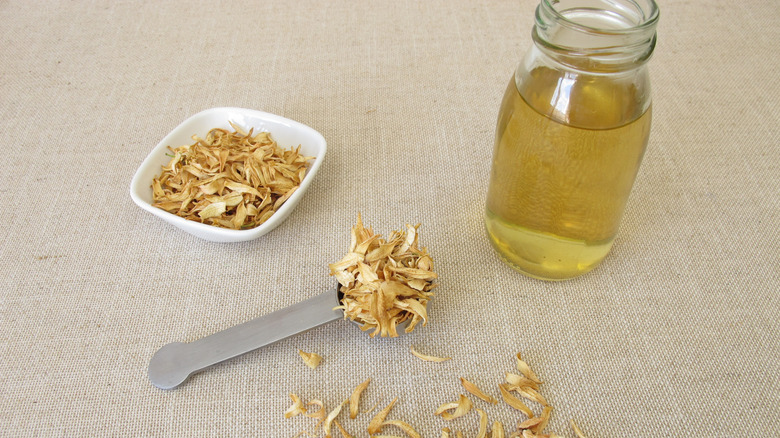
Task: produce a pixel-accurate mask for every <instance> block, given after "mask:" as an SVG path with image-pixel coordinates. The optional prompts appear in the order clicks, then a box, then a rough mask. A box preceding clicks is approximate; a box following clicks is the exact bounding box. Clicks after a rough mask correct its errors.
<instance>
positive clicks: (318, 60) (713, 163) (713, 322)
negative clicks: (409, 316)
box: [0, 0, 780, 437]
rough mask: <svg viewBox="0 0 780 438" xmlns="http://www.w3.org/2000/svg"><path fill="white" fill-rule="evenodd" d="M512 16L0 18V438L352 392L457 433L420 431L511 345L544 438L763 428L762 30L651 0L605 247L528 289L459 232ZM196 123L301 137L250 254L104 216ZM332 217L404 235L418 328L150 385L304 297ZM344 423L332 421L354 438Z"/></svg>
mask: <svg viewBox="0 0 780 438" xmlns="http://www.w3.org/2000/svg"><path fill="white" fill-rule="evenodd" d="M535 3H536V1H535V0H523V1H519V2H518V1H504V2H502V1H478V2H468V1H463V2H448V1H431V2H412V1H393V2H339V1H332V2H319V3H314V2H304V1H298V2H273V1H272V2H261V1H257V2H230V1H224V2H208V1H201V2H199V1H187V2H183V1H175V2H124V1H123V2H113V1H96V2H78V1H76V2H64V1H62V2H48V1H37V2H29V1H2V2H0V23H2V25H0V134H2V139H3V140H2V142H3V145H2V159H1V160H0V170H1V171H2V178H0V194H1V196H2V203H0V205H1V206H2V222H3V226H2V228H3V232H2V233H1V234H0V400H2V402H1V403H2V408H1V409H0V434H2V435H5V436H26V435H34V436H94V435H122V436H149V435H155V436H173V435H176V436H204V435H217V436H266V437H285V436H293V435H295V434H296V433H297V432H298V431H300V430H301V429H304V428H308V427H310V426H311V424H313V421H312V420H310V419H304V418H295V419H291V420H285V419H284V418H283V417H282V413H283V412H284V410H285V409H286V408H287V407H288V406H289V404H290V400H289V398H288V393H289V392H295V393H297V394H299V395H300V396H301V397H303V398H304V399H307V400H309V399H313V398H319V399H321V400H323V401H324V402H325V403H326V406H328V407H329V408H332V407H334V406H335V405H336V404H337V403H339V402H340V401H342V400H343V399H345V398H346V397H347V396H348V395H349V393H350V392H351V390H352V388H353V387H354V386H355V385H357V384H358V383H360V382H362V381H363V380H364V379H366V378H368V377H370V378H372V379H373V380H372V384H371V386H370V387H369V389H368V390H367V391H366V392H365V393H364V407H365V408H369V407H371V406H372V405H374V404H379V405H380V406H384V405H386V404H387V403H389V402H390V401H391V400H392V399H393V398H394V397H398V404H397V405H396V407H395V408H394V410H393V411H392V414H391V417H392V418H397V419H403V420H405V421H407V422H409V423H410V424H412V425H413V426H414V427H415V428H416V429H417V430H419V431H421V433H422V434H423V436H425V437H433V436H438V435H439V434H440V430H441V428H442V427H444V426H449V427H451V428H453V429H460V430H463V431H464V432H465V433H466V436H474V434H475V432H476V430H477V415H476V414H474V413H472V414H470V415H469V416H468V417H464V418H462V419H460V420H457V421H455V422H453V423H446V422H444V421H443V420H441V419H440V418H438V417H435V416H434V415H433V411H434V410H435V409H436V408H437V407H438V406H439V405H440V404H442V403H445V402H449V401H454V400H455V399H457V396H458V394H460V393H462V392H463V390H462V388H461V387H460V384H459V381H458V378H459V377H461V376H464V377H467V378H469V379H470V380H472V381H474V382H475V383H477V384H479V385H480V386H483V387H484V388H486V389H487V390H489V391H490V392H491V393H493V394H494V395H496V396H497V395H498V391H497V388H496V386H495V385H496V384H497V383H499V382H500V381H501V380H502V378H503V376H504V373H505V372H508V371H512V370H513V368H514V354H515V353H517V352H518V351H522V352H523V353H524V355H525V357H526V358H527V360H528V362H529V363H530V364H531V365H532V366H533V367H534V369H535V370H536V371H537V373H538V374H540V376H541V377H542V378H543V379H544V380H545V381H546V382H547V384H546V385H545V386H544V387H543V394H544V395H546V397H547V398H548V400H549V401H550V403H551V404H552V405H553V406H555V408H556V409H555V411H554V413H553V419H552V421H551V423H550V428H549V430H552V431H556V432H558V433H560V434H563V435H565V436H573V434H572V433H571V431H570V429H569V427H568V422H569V420H570V419H575V420H576V421H577V422H578V423H579V424H580V425H581V426H582V428H583V429H584V430H585V431H586V432H587V433H589V434H590V436H592V437H627V436H659V435H664V436H701V437H713V436H719V437H720V436H774V435H776V434H777V433H778V427H779V426H780V421H779V420H778V415H779V413H780V382H778V377H779V374H780V373H779V371H780V367H779V366H778V347H780V342H778V336H779V335H778V329H780V324H778V321H779V320H780V318H778V310H779V306H778V290H779V289H780V274H779V273H778V272H779V270H780V256H779V255H778V253H779V252H780V234H779V233H778V222H779V220H778V219H779V216H780V214H779V213H780V182H778V181H779V176H780V171H779V170H780V154H779V153H778V136H779V135H780V129H778V127H779V126H780V123H779V122H780V118H779V116H778V114H779V113H780V107H779V106H778V103H777V102H778V98H780V93H779V91H780V84H779V83H778V71H780V62H779V61H778V57H777V50H778V48H779V47H778V41H780V31H779V30H778V29H780V12H778V8H777V7H776V5H775V4H774V3H773V2H765V1H760V0H746V1H741V2H734V1H728V0H714V1H706V2H705V1H696V2H691V1H682V0H674V1H672V0H668V1H662V2H661V3H660V6H661V21H660V25H659V28H658V33H659V44H658V47H657V50H656V54H655V56H654V58H653V59H652V61H651V72H652V78H653V86H654V90H653V93H654V111H655V113H654V116H653V117H654V120H653V123H654V126H653V131H652V135H651V140H650V145H649V149H648V152H647V154H646V156H645V160H644V163H643V166H642V169H641V171H640V174H639V177H638V180H637V182H636V185H635V188H634V192H633V194H632V197H631V200H630V202H629V205H628V210H627V212H626V215H625V217H624V220H623V224H622V229H621V234H620V237H619V239H618V241H617V243H616V245H615V247H614V250H613V253H612V254H611V256H610V257H609V258H608V259H607V260H606V261H605V262H604V264H603V265H602V266H601V267H600V268H598V270H596V271H595V272H593V273H591V274H590V275H587V276H585V277H582V278H581V279H577V280H573V281H568V282H563V283H545V282H540V281H536V280H532V279H528V278H525V277H523V276H521V275H519V274H517V273H516V272H514V271H512V270H511V269H510V268H508V267H507V266H505V265H504V264H502V263H501V262H500V261H499V259H498V258H497V256H496V255H495V254H494V253H493V251H492V250H491V248H490V246H489V244H488V242H487V239H486V237H485V235H484V232H483V228H482V222H481V214H482V208H483V204H484V195H485V190H486V183H487V176H488V175H487V174H488V169H489V161H490V155H491V152H492V151H491V149H492V143H493V133H494V126H495V118H496V114H497V109H498V105H499V102H500V98H501V94H502V93H503V90H504V87H505V85H506V81H507V80H508V78H509V76H510V74H511V73H512V71H513V69H514V67H515V64H516V62H517V61H518V60H519V58H520V56H521V54H522V53H523V52H524V51H525V50H526V48H527V47H528V46H529V44H530V43H531V40H530V30H531V25H532V15H533V9H534V7H535ZM215 106H240V107H247V108H254V109H260V110H264V111H268V112H272V113H276V114H280V115H283V116H285V117H289V118H292V119H295V120H298V121H301V122H303V123H306V124H308V125H310V126H312V127H313V128H315V129H317V130H319V131H320V132H322V134H323V135H324V136H325V138H326V139H327V141H328V145H329V151H328V156H327V157H326V160H325V163H324V165H323V167H322V168H321V170H320V173H319V175H318V177H317V180H316V181H315V182H314V184H313V185H312V187H311V188H310V191H309V192H308V193H307V194H306V196H305V197H304V199H303V200H302V202H301V203H300V204H299V206H298V208H297V210H296V211H295V212H294V213H293V214H292V215H291V217H290V218H289V219H288V220H287V221H286V222H285V223H284V224H282V226H280V227H279V228H277V229H276V230H275V231H273V232H272V233H270V234H268V235H266V236H264V237H263V238H261V239H259V240H256V241H253V242H249V243H240V244H215V243H209V242H205V241H202V240H199V239H197V238H194V237H192V236H190V235H188V234H185V233H184V232H182V231H179V230H178V229H175V228H173V227H171V226H169V225H167V224H165V223H163V222H162V221H160V220H158V219H157V218H155V217H153V216H151V215H149V214H148V213H145V212H143V211H142V210H141V209H139V208H137V207H136V206H135V205H134V204H133V203H132V202H131V200H130V197H129V195H128V188H129V183H130V179H131V177H132V175H133V173H134V171H135V169H136V168H137V166H138V165H139V164H140V163H141V161H142V160H143V158H144V157H145V156H146V154H147V153H148V152H149V150H150V149H151V148H152V147H153V146H154V145H155V144H156V143H157V142H158V141H159V140H160V139H161V138H162V137H163V136H164V135H165V134H166V133H167V132H168V131H169V130H171V129H172V128H173V127H175V126H176V125H177V124H178V123H179V122H180V121H182V120H183V119H185V118H186V117H188V116H190V115H192V114H194V113H196V112H198V111H200V110H203V109H206V108H210V107H215ZM359 211H360V212H362V213H363V217H364V220H365V222H366V223H367V224H368V225H371V226H373V227H374V228H375V229H376V230H377V231H381V232H383V233H389V232H390V231H391V230H393V229H398V228H400V227H402V226H403V225H404V224H405V223H407V222H410V223H417V222H420V223H422V228H421V233H422V241H423V243H424V244H425V245H426V246H428V248H429V250H430V251H431V253H432V254H433V255H434V257H435V259H436V263H437V269H438V271H439V273H440V276H441V281H440V283H441V286H440V288H439V289H437V292H438V296H437V297H436V299H435V301H434V302H433V303H432V304H431V306H430V313H431V319H432V320H431V323H430V324H429V325H428V326H427V327H425V328H423V329H420V330H418V331H415V332H414V333H413V334H412V335H411V336H406V337H403V338H399V339H394V340H382V339H374V340H372V339H369V338H368V336H366V335H365V334H364V333H362V332H360V331H359V330H358V329H357V328H356V327H355V326H353V325H351V324H349V323H346V322H343V321H340V322H336V323H332V324H331V325H328V326H324V327H321V328H319V329H316V330H314V331H311V332H308V333H306V334H303V335H300V336H298V337H295V338H293V339H288V340H286V341H283V342H281V343H278V344H276V345H274V346H271V347H269V348H266V349H264V350H262V351H257V352H253V353H250V354H248V355H246V356H244V357H241V358H240V359H237V360H234V361H232V362H229V363H226V364H223V365H220V366H218V367H216V368H213V369H211V370H209V371H207V372H206V373H203V374H199V375H198V376H196V377H195V378H193V379H192V380H191V381H190V382H188V383H187V384H185V385H184V386H182V387H180V388H179V389H176V390H173V391H167V392H166V391H161V390H159V389H157V388H155V387H153V386H152V385H151V384H150V383H149V381H148V380H147V377H146V368H147V365H148V362H149V358H150V357H151V355H152V354H153V353H154V352H155V351H156V349H157V348H159V347H160V346H162V345H163V344H166V343H168V342H172V341H192V340H195V339H197V338H199V337H202V336H205V335H208V334H210V333H213V332H215V331H217V330H219V329H222V328H226V327H229V326H232V325H234V324H237V323H240V322H243V321H245V320H247V319H250V318H253V317H255V316H257V315H261V314H264V313H267V312H270V311H273V310H276V309H280V308H283V307H285V306H288V305H290V304H293V303H296V302H298V301H301V300H303V299H305V298H307V297H310V296H313V295H314V294H317V293H319V292H321V291H323V290H325V289H328V288H331V287H333V280H332V278H330V277H328V275H327V266H326V265H327V263H329V262H331V261H334V260H337V259H338V258H340V257H341V256H342V255H343V253H344V251H345V250H346V247H347V245H348V241H349V236H348V233H349V227H350V226H351V225H352V224H353V223H354V220H355V217H356V215H357V213H358V212H359ZM410 345H415V346H416V347H418V348H419V349H420V350H423V351H426V352H428V353H431V354H437V355H447V356H452V357H453V360H451V361H449V362H445V363H442V364H431V363H426V362H422V361H419V360H417V359H414V358H412V357H411V356H410V355H409V353H408V349H409V346H410ZM299 348H301V349H304V350H307V351H315V352H318V353H320V354H321V355H323V356H324V358H325V360H324V362H323V364H322V365H321V366H320V367H319V368H318V369H316V370H310V369H308V368H306V367H305V366H304V365H303V363H302V362H301V360H300V358H299V357H298V356H297V353H296V351H297V349H299ZM477 406H478V407H480V408H482V409H485V410H486V411H487V412H488V415H489V416H490V418H491V420H493V419H496V420H500V421H502V422H504V423H505V424H506V425H513V424H514V422H515V421H516V419H517V418H520V416H519V415H517V414H516V413H514V412H512V410H511V409H510V408H508V407H506V406H504V405H498V406H489V405H487V404H485V403H482V402H480V401H477ZM367 417H370V416H369V415H364V416H362V417H360V418H359V419H358V420H354V421H352V420H349V419H347V418H346V416H345V415H344V414H342V416H341V417H339V418H340V419H342V420H343V421H342V423H343V424H344V425H345V426H346V427H347V428H348V429H349V430H350V431H351V432H352V433H353V434H355V435H356V436H366V435H367V434H366V433H365V424H366V423H367V419H368V418H367ZM361 418H362V420H361ZM508 427H509V426H508ZM385 432H386V433H398V434H400V431H397V430H393V429H391V428H388V429H386V430H385Z"/></svg>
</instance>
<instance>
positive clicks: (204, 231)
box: [130, 107, 327, 242]
mask: <svg viewBox="0 0 780 438" xmlns="http://www.w3.org/2000/svg"><path fill="white" fill-rule="evenodd" d="M229 122H233V123H234V124H235V125H236V126H239V127H241V128H242V129H244V130H246V131H247V132H249V130H250V129H254V132H255V133H258V132H261V131H267V132H270V133H271V136H272V138H273V139H274V140H276V143H277V144H278V145H279V147H281V148H285V149H289V148H295V147H298V145H300V146H301V150H300V152H301V154H303V155H306V156H311V157H314V159H313V160H312V161H311V162H310V166H309V170H308V171H307V172H306V176H305V177H304V178H303V181H302V182H301V185H300V187H299V188H298V190H296V191H295V193H293V194H292V196H290V198H289V199H288V200H287V201H286V202H285V203H284V204H282V206H281V207H279V210H277V211H276V212H275V213H274V214H273V215H272V216H271V217H270V218H269V219H268V220H267V221H266V222H264V223H263V224H261V225H260V226H257V227H255V228H250V229H246V230H230V229H227V228H220V227H216V226H213V225H206V224H202V223H199V222H195V221H191V220H187V219H184V218H183V217H180V216H177V215H175V214H172V213H168V212H167V211H165V210H162V209H160V208H157V207H153V206H152V202H153V201H152V180H153V179H154V177H156V176H157V175H159V174H160V173H161V171H162V166H164V165H166V164H168V162H170V160H171V157H170V156H169V155H166V154H170V151H169V150H168V146H171V147H172V148H174V149H175V148H177V147H179V146H182V145H188V144H192V143H193V140H192V136H193V135H198V136H200V137H203V138H205V137H206V134H207V133H208V132H209V131H210V130H211V129H214V128H223V129H227V130H230V131H232V130H233V128H232V127H231V126H230V123H229ZM326 150H327V143H326V142H325V138H324V137H323V136H322V134H320V133H319V132H317V131H316V130H314V129H312V128H310V127H308V126H306V125H304V124H302V123H299V122H296V121H294V120H290V119H287V118H284V117H281V116H277V115H274V114H270V113H266V112H262V111H256V110H251V109H244V108H230V107H223V108H211V109H207V110H204V111H201V112H199V113H197V114H195V115H193V116H192V117H190V118H188V119H187V120H185V121H184V122H182V123H181V124H180V125H179V126H177V127H176V128H175V129H174V130H173V131H171V132H170V133H169V134H168V135H166V136H165V137H164V138H163V139H162V140H161V141H160V142H159V143H158V144H157V146H155V147H154V149H152V151H151V152H150V153H149V155H148V156H147V157H146V159H145V160H144V161H143V163H141V166H140V167H139V168H138V170H137V171H136V172H135V175H134V176H133V180H132V181H131V182H130V197H131V198H132V199H133V201H134V202H135V203H136V204H137V205H138V206H139V207H141V208H143V209H144V210H146V211H148V212H149V213H152V214H153V215H155V216H157V217H159V218H161V219H163V220H165V221H166V222H168V223H170V224H172V225H174V226H176V227H178V228H180V229H182V230H184V231H186V232H188V233H190V234H192V235H194V236H197V237H200V238H201V239H205V240H209V241H212V242H242V241H247V240H252V239H256V238H258V237H260V236H262V235H263V234H265V233H267V232H269V231H271V230H273V229H274V228H276V227H277V226H278V225H279V224H281V223H282V222H283V221H284V220H285V219H286V218H287V216H288V215H289V214H290V213H291V212H292V211H293V209H294V208H295V206H296V205H297V204H298V202H299V201H300V200H301V198H302V197H303V194H304V193H306V189H307V188H308V187H309V184H311V182H312V180H313V179H314V176H315V175H316V174H317V170H319V168H320V165H322V160H323V159H324V158H325V151H326Z"/></svg>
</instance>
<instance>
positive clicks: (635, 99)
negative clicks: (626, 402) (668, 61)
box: [485, 0, 658, 280]
mask: <svg viewBox="0 0 780 438" xmlns="http://www.w3.org/2000/svg"><path fill="white" fill-rule="evenodd" d="M657 22H658V7H657V5H656V4H655V3H654V2H653V0H541V3H540V4H539V6H538V7H537V9H536V19H535V25H534V28H533V32H532V36H533V45H532V47H531V48H530V50H529V51H528V53H527V54H526V56H525V57H524V59H523V60H522V62H521V63H520V65H519V66H518V68H517V70H516V71H515V74H514V75H513V76H512V78H511V80H510V81H509V86H508V87H507V89H506V93H505V94H504V99H503V102H502V103H501V109H500V111H499V115H498V123H497V126H496V141H495V146H494V150H493V163H492V169H491V174H490V185H489V188H488V195H487V206H486V213H485V225H486V228H487V233H488V236H489V238H490V241H491V243H492V244H493V246H494V248H495V249H496V250H497V251H498V253H499V254H500V255H501V257H502V258H503V259H504V260H505V261H506V262H508V263H509V264H510V265H512V266H513V267H514V268H515V269H517V270H519V271H520V272H522V273H524V274H527V275H529V276H532V277H536V278H540V279H544V280H562V279H567V278H572V277H576V276H578V275H581V274H584V273H586V272H588V271H590V270H591V269H593V268H594V267H596V266H597V265H598V264H599V263H600V262H601V261H602V260H603V259H604V257H606V256H607V254H608V253H609V250H610V248H611V247H612V243H613V241H614V239H615V235H616V234H617V231H618V226H619V224H620V218H621V216H622V215H623V210H624V207H625V205H626V200H627V199H628V195H629V193H630V192H631V187H632V186H633V184H634V179H635V177H636V174H637V171H638V169H639V165H640V162H641V161H642V156H643V154H644V151H645V147H646V145H647V140H648V136H649V134H650V118H651V105H650V80H649V77H648V71H647V68H646V63H647V60H648V59H649V58H650V56H651V54H652V53H653V49H654V48H655V41H656V33H655V27H656V24H657Z"/></svg>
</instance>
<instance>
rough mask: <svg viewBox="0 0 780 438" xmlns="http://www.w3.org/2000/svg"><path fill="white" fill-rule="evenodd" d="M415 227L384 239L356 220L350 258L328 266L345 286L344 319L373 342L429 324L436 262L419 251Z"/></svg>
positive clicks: (343, 287) (420, 249)
mask: <svg viewBox="0 0 780 438" xmlns="http://www.w3.org/2000/svg"><path fill="white" fill-rule="evenodd" d="M418 228H419V225H417V226H411V225H407V226H406V231H394V232H393V233H392V235H391V236H390V238H389V239H387V240H385V239H383V238H382V236H381V235H379V234H374V231H373V230H372V229H371V228H366V227H364V226H363V221H362V219H361V217H360V215H358V222H357V225H355V226H354V227H352V239H351V243H350V246H349V253H347V255H345V256H344V258H342V259H341V260H340V261H338V262H336V263H332V264H330V265H328V266H329V267H330V274H331V275H333V276H335V277H336V279H337V280H338V282H339V284H340V285H341V287H340V291H341V293H342V294H343V298H342V299H341V305H340V306H339V307H338V308H339V309H342V310H343V311H344V317H345V318H349V319H351V320H353V321H356V322H358V323H360V324H362V326H361V328H362V330H364V331H368V330H373V331H372V332H371V333H370V336H371V337H374V336H376V335H377V334H379V335H381V336H382V337H386V336H390V337H396V336H398V330H397V328H398V326H399V325H400V324H402V323H405V322H408V326H407V327H406V329H405V331H406V332H407V333H409V332H411V331H412V330H414V327H415V326H416V325H417V324H418V323H419V322H422V325H425V324H426V322H427V320H428V314H427V304H428V301H429V300H430V298H431V297H432V296H433V293H432V292H431V289H433V288H434V287H435V286H436V285H435V284H434V283H433V280H434V279H436V278H437V275H436V273H435V272H433V259H432V258H431V256H430V255H429V254H428V251H427V249H426V248H420V247H419V243H418V240H419V233H418V232H417V229H418Z"/></svg>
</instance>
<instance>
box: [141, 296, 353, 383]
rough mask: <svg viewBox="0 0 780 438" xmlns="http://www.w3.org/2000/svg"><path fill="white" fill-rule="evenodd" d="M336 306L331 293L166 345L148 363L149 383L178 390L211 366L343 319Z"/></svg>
mask: <svg viewBox="0 0 780 438" xmlns="http://www.w3.org/2000/svg"><path fill="white" fill-rule="evenodd" d="M337 305H338V298H337V295H336V292H335V291H328V292H324V293H322V294H320V295H317V296H315V297H312V298H309V299H308V300H305V301H301V302H300V303H297V304H293V305H292V306H290V307H286V308H284V309H280V310H277V311H275V312H272V313H269V314H267V315H263V316H261V317H258V318H255V319H253V320H251V321H247V322H245V323H243V324H239V325H236V326H233V327H230V328H228V329H225V330H223V331H221V332H218V333H214V334H213V335H210V336H207V337H205V338H202V339H199V340H197V341H194V342H190V343H182V342H174V343H171V344H167V345H164V346H163V347H162V348H160V349H159V350H157V353H155V354H154V356H152V359H151V361H150V362H149V380H151V382H152V384H154V386H156V387H158V388H162V389H171V388H175V387H176V386H178V385H180V384H181V383H184V381H185V380H187V378H188V377H189V376H191V375H192V374H194V373H196V372H198V371H201V370H203V369H205V368H208V367H210V366H212V365H216V364H218V363H220V362H223V361H226V360H228V359H232V358H234V357H236V356H240V355H242V354H244V353H248V352H250V351H252V350H256V349H258V348H260V347H264V346H266V345H269V344H272V343H274V342H277V341H281V340H282V339H285V338H287V337H290V336H292V335H295V334H298V333H302V332H305V331H307V330H310V329H313V328H314V327H317V326H320V325H322V324H325V323H327V322H330V321H334V320H337V319H340V318H342V317H343V313H342V312H341V311H340V310H333V308H334V307H336V306H337Z"/></svg>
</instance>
